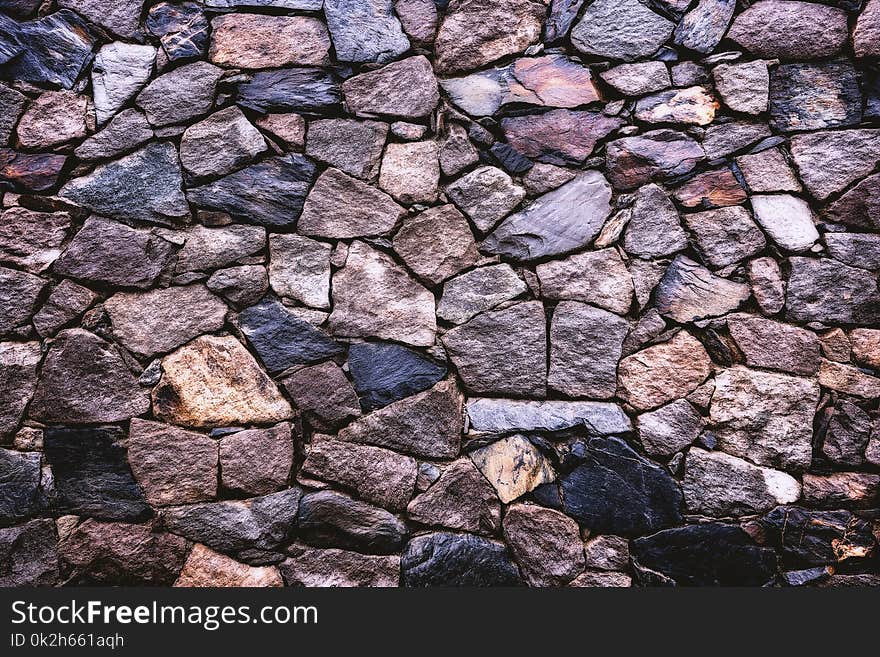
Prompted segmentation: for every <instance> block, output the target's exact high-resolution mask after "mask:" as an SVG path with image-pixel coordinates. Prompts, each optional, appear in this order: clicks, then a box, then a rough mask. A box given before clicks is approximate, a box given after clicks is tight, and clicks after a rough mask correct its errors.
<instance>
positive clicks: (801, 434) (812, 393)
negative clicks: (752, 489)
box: [709, 366, 819, 472]
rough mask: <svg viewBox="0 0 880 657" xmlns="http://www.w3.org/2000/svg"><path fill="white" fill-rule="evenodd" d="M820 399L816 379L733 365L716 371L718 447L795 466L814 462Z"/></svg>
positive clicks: (757, 459)
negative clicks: (815, 424) (812, 443)
mask: <svg viewBox="0 0 880 657" xmlns="http://www.w3.org/2000/svg"><path fill="white" fill-rule="evenodd" d="M818 402H819V386H818V384H817V383H816V382H815V381H814V380H812V379H804V378H800V377H794V376H789V375H787V374H777V373H773V372H761V371H758V370H750V369H748V368H745V367H740V366H735V367H731V368H729V369H726V370H722V371H721V372H719V373H718V374H717V375H716V377H715V392H714V394H713V395H712V403H711V405H710V407H709V418H710V420H711V422H712V424H713V432H714V433H715V435H716V437H717V438H718V446H719V448H720V449H722V450H724V451H725V452H728V453H729V454H732V455H734V456H738V457H740V458H748V459H749V460H751V461H752V462H754V463H757V464H759V465H767V466H771V467H777V468H781V469H784V470H787V471H790V472H796V471H800V470H805V469H806V468H807V467H809V465H810V461H811V458H812V448H811V441H812V437H813V414H814V413H815V411H816V406H817V404H818Z"/></svg>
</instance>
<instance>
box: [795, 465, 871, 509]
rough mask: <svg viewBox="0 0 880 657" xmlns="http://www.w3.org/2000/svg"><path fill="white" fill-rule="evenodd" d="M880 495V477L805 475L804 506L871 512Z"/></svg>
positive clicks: (853, 474) (857, 473)
mask: <svg viewBox="0 0 880 657" xmlns="http://www.w3.org/2000/svg"><path fill="white" fill-rule="evenodd" d="M878 496H880V475H877V474H873V473H868V472H834V473H832V474H829V475H813V474H805V475H804V504H806V505H807V506H811V507H819V508H821V509H839V508H841V507H844V508H855V509H871V508H875V507H876V505H877V499H878Z"/></svg>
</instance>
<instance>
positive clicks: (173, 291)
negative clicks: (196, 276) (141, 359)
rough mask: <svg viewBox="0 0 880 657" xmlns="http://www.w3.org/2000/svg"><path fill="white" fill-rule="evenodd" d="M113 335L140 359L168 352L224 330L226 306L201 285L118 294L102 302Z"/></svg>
mask: <svg viewBox="0 0 880 657" xmlns="http://www.w3.org/2000/svg"><path fill="white" fill-rule="evenodd" d="M104 308H105V309H106V310H107V313H108V314H109V315H110V321H111V322H112V324H113V335H114V337H115V338H116V339H117V340H119V342H120V343H121V344H122V345H123V346H124V347H125V348H126V349H128V350H130V351H132V352H134V353H136V354H139V355H141V356H153V355H155V354H158V353H164V352H166V351H171V350H172V349H175V348H177V347H179V346H180V345H182V344H184V343H185V342H189V341H190V340H192V339H193V338H195V337H197V336H199V335H201V334H203V333H210V332H212V331H216V330H218V329H220V328H222V327H223V323H224V321H225V317H226V304H224V303H223V302H222V301H220V299H218V298H217V297H215V296H214V295H213V294H211V293H210V292H209V291H208V290H207V289H206V288H205V287H204V286H202V285H188V286H185V287H169V288H160V289H157V290H151V291H149V292H134V293H130V292H117V293H116V294H114V295H113V296H112V297H110V298H109V299H107V301H105V302H104Z"/></svg>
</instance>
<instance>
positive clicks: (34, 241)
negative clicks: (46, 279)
mask: <svg viewBox="0 0 880 657" xmlns="http://www.w3.org/2000/svg"><path fill="white" fill-rule="evenodd" d="M70 223H71V219H70V215H69V214H68V213H66V212H34V211H32V210H28V209H26V208H23V207H12V208H9V209H7V210H4V211H3V213H2V215H0V262H4V263H11V264H13V265H17V266H19V267H22V268H24V269H26V270H27V271H29V272H31V273H33V274H40V273H42V272H44V271H45V270H46V269H47V268H48V267H49V266H50V265H51V264H52V263H53V262H54V261H55V259H56V258H57V257H58V256H59V255H60V253H61V244H62V242H63V241H64V238H65V236H66V233H67V230H68V228H70Z"/></svg>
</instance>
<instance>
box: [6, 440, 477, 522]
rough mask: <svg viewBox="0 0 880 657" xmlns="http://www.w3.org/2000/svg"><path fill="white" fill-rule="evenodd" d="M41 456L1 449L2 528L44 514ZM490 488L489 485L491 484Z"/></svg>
mask: <svg viewBox="0 0 880 657" xmlns="http://www.w3.org/2000/svg"><path fill="white" fill-rule="evenodd" d="M41 460H42V459H41V457H40V454H38V453H35V452H31V453H27V452H14V451H12V450H9V449H3V448H0V465H2V467H3V479H2V480H0V527H5V526H7V525H14V524H16V523H18V522H20V521H22V520H26V519H28V518H30V517H31V516H34V515H37V514H38V513H40V512H41V511H43V509H44V506H45V500H44V498H43V494H42V491H41V490H40V463H41ZM487 485H488V484H487Z"/></svg>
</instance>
